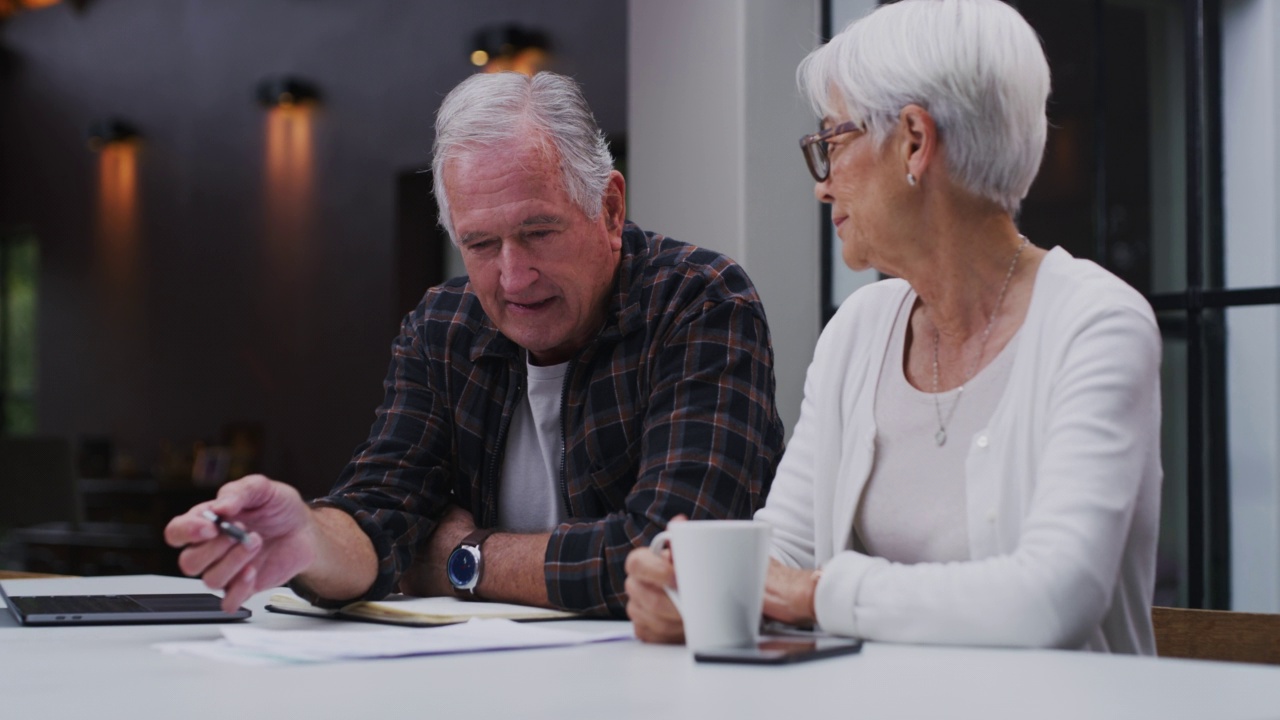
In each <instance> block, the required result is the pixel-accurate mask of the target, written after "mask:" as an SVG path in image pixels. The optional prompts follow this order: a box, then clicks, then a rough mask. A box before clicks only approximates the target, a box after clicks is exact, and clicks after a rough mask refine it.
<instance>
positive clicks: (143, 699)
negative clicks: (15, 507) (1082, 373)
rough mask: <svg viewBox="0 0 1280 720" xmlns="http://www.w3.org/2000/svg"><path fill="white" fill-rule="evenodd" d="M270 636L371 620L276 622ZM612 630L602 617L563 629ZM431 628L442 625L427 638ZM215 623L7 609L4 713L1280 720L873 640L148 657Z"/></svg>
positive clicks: (1221, 687)
mask: <svg viewBox="0 0 1280 720" xmlns="http://www.w3.org/2000/svg"><path fill="white" fill-rule="evenodd" d="M4 585H5V587H6V588H7V589H9V590H10V591H17V590H19V589H21V591H22V592H23V593H25V594H29V593H32V592H36V593H66V594H69V593H83V594H94V593H129V592H195V591H199V590H201V589H202V588H203V586H202V585H200V584H199V582H198V581H196V580H187V579H183V578H171V577H159V576H131V577H96V578H74V579H56V580H53V579H50V580H6V581H4ZM269 594H270V593H262V594H259V595H257V596H255V597H254V598H252V599H251V600H250V602H248V603H246V605H247V606H248V607H249V608H250V609H251V610H253V613H254V615H253V618H252V619H251V620H250V622H252V623H253V624H255V625H259V626H261V627H267V628H274V629H292V628H329V629H333V628H336V627H343V628H348V629H350V630H352V631H361V630H367V629H369V628H371V627H375V626H371V625H367V624H361V623H337V622H335V621H330V620H323V619H316V618H304V617H296V616H286V615H278V614H274V613H268V612H266V611H265V610H263V605H264V604H265V603H266V598H267V596H268V595H269ZM575 626H576V627H589V628H592V629H599V628H600V627H601V626H600V624H599V621H572V622H569V623H567V624H566V625H563V626H562V627H575ZM426 632H429V630H428V631H426ZM217 637H219V631H218V626H217V625H167V626H161V625H153V626H145V625H134V626H115V627H58V628H26V627H18V626H16V624H15V622H14V620H13V618H12V617H11V616H10V615H9V613H8V611H7V610H6V611H3V612H0V718H6V719H8V718H14V719H15V720H17V719H19V718H70V719H79V718H85V719H86V720H89V719H92V720H111V719H114V718H121V719H122V720H123V719H128V720H137V719H138V718H189V719H191V720H197V719H200V718H208V719H209V720H250V719H256V718H306V719H310V718H343V719H344V720H354V719H355V718H364V717H384V718H410V717H420V718H444V719H449V720H453V719H456V718H555V719H556V720H571V719H573V718H602V719H605V720H607V719H609V718H664V719H666V718H721V717H726V718H768V719H769V720H792V719H793V718H806V719H807V718H821V717H833V718H837V717H838V718H886V717H895V718H898V717H901V718H984V719H989V718H1071V719H1072V720H1076V719H1079V718H1089V719H1096V718H1125V719H1130V718H1166V719H1167V718H1195V719H1196V720H1204V719H1206V718H1213V719H1214V720H1229V719H1232V718H1280V668H1277V667H1267V666H1254V665H1240V664H1233V663H1213V662H1198V661H1188V660H1157V659H1154V658H1136V657H1124V656H1107V655H1095V654H1089V653H1081V652H1064V651H1047V650H1045V651H1040V650H1036V651H1028V650H994V649H970V648H942V647H926V646H908V645H888V644H882V643H868V644H867V645H866V647H865V648H864V649H863V651H862V653H861V654H859V655H853V656H848V657H842V658H833V659H828V660H821V661H817V662H812V663H806V664H801V665H795V666H785V667H748V666H735V665H703V664H697V663H694V662H693V661H692V660H691V659H690V658H689V656H688V654H687V653H686V652H685V649H684V648H681V647H660V646H651V645H644V644H641V643H638V642H621V643H608V644H603V645H594V646H579V647H570V648H553V649H542V650H520V651H511V652H500V653H479V654H472V655H451V656H437V657H419V658H403V659H396V660H376V661H361V662H347V663H331V664H315V665H291V666H272V667H261V668H251V667H243V666H238V665H230V664H224V663H220V662H215V661H211V660H206V659H202V658H197V657H187V656H171V655H165V654H162V653H160V652H159V651H157V650H154V649H152V648H151V647H150V646H151V644H152V643H156V642H162V641H173V640H202V639H214V638H217Z"/></svg>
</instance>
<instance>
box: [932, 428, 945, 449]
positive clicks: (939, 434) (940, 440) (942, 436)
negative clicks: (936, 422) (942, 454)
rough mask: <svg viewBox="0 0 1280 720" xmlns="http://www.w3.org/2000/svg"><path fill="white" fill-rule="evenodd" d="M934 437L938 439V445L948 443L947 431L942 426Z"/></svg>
mask: <svg viewBox="0 0 1280 720" xmlns="http://www.w3.org/2000/svg"><path fill="white" fill-rule="evenodd" d="M933 439H934V440H937V441H938V447H942V446H943V445H946V444H947V431H946V430H943V429H942V428H938V432H937V433H935V434H934V436H933Z"/></svg>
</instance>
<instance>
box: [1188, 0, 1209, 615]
mask: <svg viewBox="0 0 1280 720" xmlns="http://www.w3.org/2000/svg"><path fill="white" fill-rule="evenodd" d="M1204 12H1205V7H1204V0H1185V2H1184V3H1183V28H1184V34H1185V42H1184V44H1185V51H1186V55H1185V56H1186V58H1187V67H1186V72H1185V73H1184V75H1185V80H1186V117H1187V136H1186V154H1187V158H1186V160H1187V194H1186V204H1187V232H1186V242H1187V247H1186V254H1187V268H1186V270H1187V290H1186V293H1187V327H1186V331H1187V604H1188V606H1190V607H1192V608H1203V607H1205V606H1206V604H1205V600H1206V598H1205V542H1204V527H1205V519H1206V518H1205V492H1204V470H1205V468H1204V441H1205V434H1204V395H1203V393H1202V390H1201V383H1202V378H1203V372H1204V362H1203V360H1204V356H1203V352H1204V349H1203V347H1202V345H1203V328H1202V327H1201V320H1202V318H1201V312H1200V310H1201V306H1200V301H1199V293H1200V289H1201V287H1202V279H1203V277H1204V275H1203V272H1202V270H1203V257H1202V253H1201V248H1202V245H1201V242H1202V236H1203V228H1204V226H1203V221H1204V218H1203V212H1202V209H1203V205H1202V200H1203V197H1204V188H1203V182H1202V180H1203V178H1204V170H1205V166H1204V143H1203V142H1202V138H1203V132H1204V124H1203V122H1202V118H1203V103H1202V102H1201V92H1202V82H1201V79H1202V76H1201V72H1202V71H1203V70H1204V49H1205V48H1204V31H1205V22H1204Z"/></svg>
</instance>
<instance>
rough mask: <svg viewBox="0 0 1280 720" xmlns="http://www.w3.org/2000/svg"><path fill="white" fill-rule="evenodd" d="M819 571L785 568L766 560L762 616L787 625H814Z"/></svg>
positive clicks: (773, 561) (776, 562) (778, 563)
mask: <svg viewBox="0 0 1280 720" xmlns="http://www.w3.org/2000/svg"><path fill="white" fill-rule="evenodd" d="M818 577H819V572H818V571H817V570H800V569H798V568H793V567H787V566H786V565H783V564H782V563H780V562H778V561H777V560H774V559H773V558H770V559H769V574H768V576H767V577H766V578H765V581H764V616H765V617H767V618H769V619H771V620H778V621H781V622H784V623H786V624H788V625H796V626H800V627H808V626H811V625H813V624H814V623H815V622H817V613H816V612H815V611H814V608H813V597H814V593H815V592H816V591H817V589H818Z"/></svg>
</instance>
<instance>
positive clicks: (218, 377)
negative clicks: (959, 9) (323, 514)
mask: <svg viewBox="0 0 1280 720" xmlns="http://www.w3.org/2000/svg"><path fill="white" fill-rule="evenodd" d="M78 6H79V7H78ZM626 14H627V7H626V3H625V1H624V0H543V1H540V2H538V3H527V2H518V1H517V0H475V1H469V2H465V3H463V2H415V1H413V0H361V1H360V2H351V1H349V0H93V1H91V2H87V3H84V2H81V3H62V4H58V5H55V6H53V7H48V8H44V9H40V10H33V11H28V12H23V13H19V14H17V15H15V16H13V17H11V18H9V19H8V20H7V21H6V22H4V23H0V228H8V229H9V231H10V232H17V231H16V230H13V229H14V228H21V232H23V233H26V234H28V235H31V236H34V238H35V239H36V242H38V247H39V267H40V269H39V283H38V302H37V308H38V314H37V340H38V342H37V346H38V361H37V367H38V384H37V390H36V391H35V397H34V405H35V415H36V418H37V423H38V428H37V430H38V432H39V433H41V434H45V435H60V436H64V437H69V438H87V437H101V438H107V439H109V440H110V441H111V443H112V445H113V448H114V450H115V462H114V465H115V467H113V468H110V469H109V470H108V472H112V473H118V472H124V473H139V474H145V473H147V472H149V471H150V470H152V469H154V468H156V467H157V466H158V465H162V464H164V463H166V462H171V461H174V462H178V463H179V464H181V462H184V461H185V462H189V454H190V448H191V447H192V446H193V444H194V443H196V442H200V441H204V442H209V443H218V442H221V441H222V440H223V437H222V434H223V432H224V428H225V427H226V426H227V425H228V424H235V425H247V426H249V427H254V428H257V429H258V430H260V432H261V449H262V456H261V463H260V466H261V469H262V470H264V471H265V472H267V473H268V474H270V475H272V476H275V477H278V478H280V479H283V480H287V481H289V482H291V483H293V484H295V485H297V486H298V487H299V488H301V489H302V491H303V492H304V494H307V495H314V494H319V493H323V492H324V491H325V490H326V489H327V488H328V487H329V485H330V484H331V483H332V481H333V479H334V478H335V477H336V476H337V474H338V472H339V471H340V470H341V468H342V466H343V465H344V463H345V462H346V460H347V458H348V457H349V454H350V452H351V450H352V449H353V448H354V447H355V445H356V444H357V443H358V442H360V441H361V440H362V439H363V438H364V436H365V434H366V432H367V430H368V427H369V424H370V422H371V421H372V419H373V410H374V408H375V407H376V405H377V403H378V402H379V401H380V399H381V396H382V391H381V380H382V378H383V375H384V373H385V370H386V367H387V360H388V357H389V356H388V348H389V346H390V342H391V339H392V337H393V336H394V334H395V332H396V329H397V327H398V322H399V319H400V317H401V316H402V314H403V313H404V312H405V311H407V310H408V309H409V307H407V306H404V301H403V300H402V299H401V298H402V297H403V296H404V294H405V293H404V292H403V288H402V287H401V286H402V285H404V284H405V282H406V279H405V277H404V276H403V273H402V272H401V271H400V269H399V268H398V267H397V264H398V259H399V258H400V257H402V256H403V254H404V247H402V246H403V242H402V241H401V240H400V239H398V233H399V234H400V235H401V236H403V235H404V232H405V224H406V223H408V224H409V225H412V224H413V222H415V221H414V220H413V218H414V217H417V218H418V220H417V221H416V223H417V228H418V230H419V231H429V225H430V223H429V222H425V223H424V222H423V221H422V220H421V217H422V212H423V210H422V209H421V208H420V207H418V206H420V205H423V206H425V212H426V213H427V214H429V215H430V217H431V219H434V206H433V203H432V200H431V198H430V196H429V195H424V192H425V190H424V186H423V184H422V183H421V182H420V181H419V182H414V180H413V176H412V175H411V172H412V171H413V170H415V169H418V168H422V167H426V166H428V164H429V160H430V145H431V139H432V122H433V119H434V111H435V109H436V107H437V106H438V105H439V102H440V99H441V98H442V97H443V95H444V94H445V93H446V92H447V91H448V90H449V89H450V88H452V87H453V86H454V85H455V84H457V83H458V82H459V81H461V80H462V79H463V78H464V77H466V76H467V75H469V74H471V73H473V72H475V71H476V67H475V66H473V65H472V63H471V61H470V53H471V52H472V47H471V43H472V36H473V34H474V33H475V32H476V31H477V30H479V29H481V28H484V27H486V26H493V25H495V24H499V23H506V22H513V23H519V24H522V25H525V26H529V27H534V28H537V29H538V30H539V31H541V32H542V33H544V34H545V36H546V38H547V40H548V41H549V43H550V49H551V52H550V55H549V58H548V61H547V65H546V67H547V68H548V69H552V70H557V71H560V72H565V73H568V74H570V75H572V76H574V77H576V78H577V79H578V81H579V82H581V83H582V85H583V87H584V89H585V92H586V96H587V99H588V101H589V102H590V103H591V106H592V108H593V109H594V110H595V112H596V116H597V119H598V120H599V122H600V125H601V126H602V128H603V129H604V130H605V131H606V132H607V133H608V134H609V135H610V136H611V138H613V139H615V140H618V141H619V146H620V147H622V146H623V145H622V142H623V141H624V139H625V131H626V121H627V117H626V114H627V110H626V97H627V60H626V58H627V50H626V45H627V31H626ZM282 75H289V76H295V77H298V78H305V79H306V80H307V81H309V82H310V83H312V84H313V85H314V87H315V88H316V89H317V90H318V92H319V95H320V101H319V103H318V104H316V105H315V106H314V107H312V108H310V109H308V110H306V111H304V112H302V113H301V114H299V115H297V116H292V117H290V118H286V119H285V120H281V119H280V116H279V111H277V110H270V109H268V108H266V107H264V106H263V105H262V104H260V103H259V102H258V101H257V100H256V99H255V88H256V87H257V85H258V84H259V82H260V81H262V80H263V79H265V78H271V77H279V76H282ZM108 117H117V118H123V119H127V121H128V122H129V124H131V125H132V126H134V128H135V129H136V130H137V131H138V133H139V134H140V136H141V139H140V142H138V143H136V144H133V145H132V149H130V150H128V151H126V152H123V154H120V153H117V154H113V153H111V152H107V151H103V152H98V153H95V152H91V151H90V150H89V149H88V148H87V147H86V142H85V139H86V129H87V128H88V127H89V126H90V124H91V123H94V122H95V121H98V120H100V119H103V118H108ZM282 123H283V124H282ZM406 216H408V217H409V220H406V219H405V218H406ZM423 226H428V227H426V228H424V227H423ZM431 262H433V263H435V264H436V265H439V264H440V262H441V261H440V259H439V255H438V254H437V255H436V256H434V257H433V258H432V259H431ZM445 262H446V263H448V261H447V260H445ZM450 267H451V268H452V267H454V266H453V265H450ZM434 272H435V273H437V274H439V275H440V276H443V275H444V273H445V270H444V269H443V268H436V269H434ZM427 275H430V273H428V274H427ZM424 277H426V276H424ZM409 280H410V281H412V280H413V278H412V277H410V278H409ZM423 289H425V285H424V286H423ZM420 294H421V289H415V290H414V291H413V295H414V296H420ZM184 454H186V455H188V457H187V459H186V460H183V458H182V456H183V455H184ZM175 458H176V460H175Z"/></svg>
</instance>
